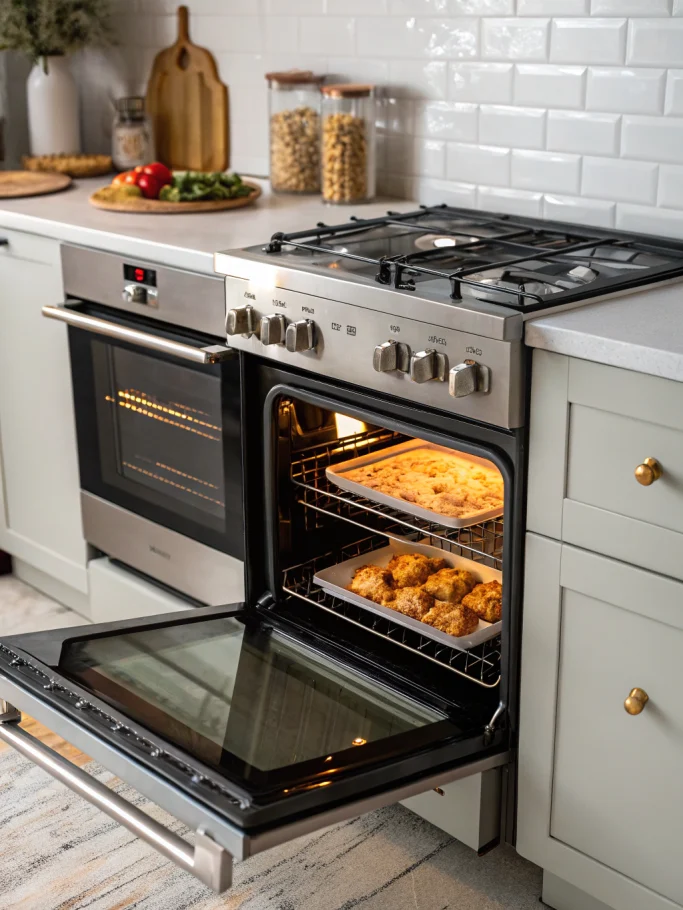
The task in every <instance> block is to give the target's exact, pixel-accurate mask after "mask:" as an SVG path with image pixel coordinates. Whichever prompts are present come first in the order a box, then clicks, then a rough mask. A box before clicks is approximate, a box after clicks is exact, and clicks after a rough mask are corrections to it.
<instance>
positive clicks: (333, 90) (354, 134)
mask: <svg viewBox="0 0 683 910" xmlns="http://www.w3.org/2000/svg"><path fill="white" fill-rule="evenodd" d="M322 91H323V110H322V119H323V130H322V132H323V138H322V175H323V199H324V200H325V202H368V201H369V200H370V199H372V198H374V195H375V90H374V86H372V85H355V84H345V85H326V86H324V88H323V90H322Z"/></svg>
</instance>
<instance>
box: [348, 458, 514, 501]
mask: <svg viewBox="0 0 683 910" xmlns="http://www.w3.org/2000/svg"><path fill="white" fill-rule="evenodd" d="M345 476H346V477H348V479H349V480H353V481H355V482H356V483H360V484H363V486H366V487H369V488H370V489H372V490H377V491H378V492H379V493H385V494H386V495H388V496H393V497H395V498H396V499H403V500H404V501H405V502H412V503H415V505H418V506H421V507H422V508H424V509H428V510H430V511H432V512H436V513H438V514H439V515H447V516H448V517H449V518H467V517H469V516H471V515H476V514H477V513H478V512H489V511H493V510H495V509H499V508H502V506H503V488H504V484H503V478H502V475H501V473H500V471H499V470H498V469H497V468H496V467H495V465H493V464H491V466H490V467H489V466H488V465H482V464H479V463H477V462H472V461H469V460H468V459H467V457H466V456H459V455H458V454H457V453H455V452H453V453H451V452H446V451H444V450H442V449H435V448H429V447H427V446H425V447H424V448H416V449H411V450H410V451H409V452H401V453H400V454H398V455H394V456H392V457H390V458H386V459H384V460H383V461H377V462H375V463H374V464H371V465H366V466H364V467H362V468H354V469H353V470H352V471H349V472H348V473H346V474H345Z"/></svg>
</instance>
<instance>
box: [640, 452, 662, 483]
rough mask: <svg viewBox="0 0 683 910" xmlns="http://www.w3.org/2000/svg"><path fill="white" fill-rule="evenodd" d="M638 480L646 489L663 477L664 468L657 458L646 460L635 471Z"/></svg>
mask: <svg viewBox="0 0 683 910" xmlns="http://www.w3.org/2000/svg"><path fill="white" fill-rule="evenodd" d="M635 475H636V480H637V481H638V483H640V484H642V485H643V486H644V487H649V486H650V484H651V483H654V482H655V480H659V478H660V477H661V476H662V466H661V465H660V463H659V462H658V461H657V459H656V458H644V459H643V463H642V464H639V465H638V467H637V468H636V470H635Z"/></svg>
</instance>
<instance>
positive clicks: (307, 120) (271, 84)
mask: <svg viewBox="0 0 683 910" xmlns="http://www.w3.org/2000/svg"><path fill="white" fill-rule="evenodd" d="M323 78H324V77H323V76H316V75H315V74H314V73H312V72H311V71H310V70H289V71H288V72H285V73H267V74H266V79H267V80H268V89H269V91H268V99H269V100H268V107H269V113H270V184H271V186H272V188H273V190H274V191H275V192H276V193H319V192H320V107H321V96H320V85H321V83H322V81H323Z"/></svg>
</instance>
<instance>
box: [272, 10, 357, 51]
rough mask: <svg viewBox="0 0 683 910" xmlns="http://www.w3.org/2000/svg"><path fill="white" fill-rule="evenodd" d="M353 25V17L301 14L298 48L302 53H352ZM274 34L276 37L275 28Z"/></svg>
mask: <svg viewBox="0 0 683 910" xmlns="http://www.w3.org/2000/svg"><path fill="white" fill-rule="evenodd" d="M268 21H269V19H268V17H267V18H266V22H268ZM355 25H356V22H355V19H353V18H351V17H348V16H344V17H341V16H340V17H337V16H334V17H333V16H330V17H325V16H302V17H301V18H300V19H299V29H300V31H299V49H300V50H301V51H302V52H303V53H304V54H334V55H335V56H343V55H345V54H353V51H354V29H355ZM274 35H275V36H276V37H277V30H274ZM280 47H282V44H281V43H280Z"/></svg>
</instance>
